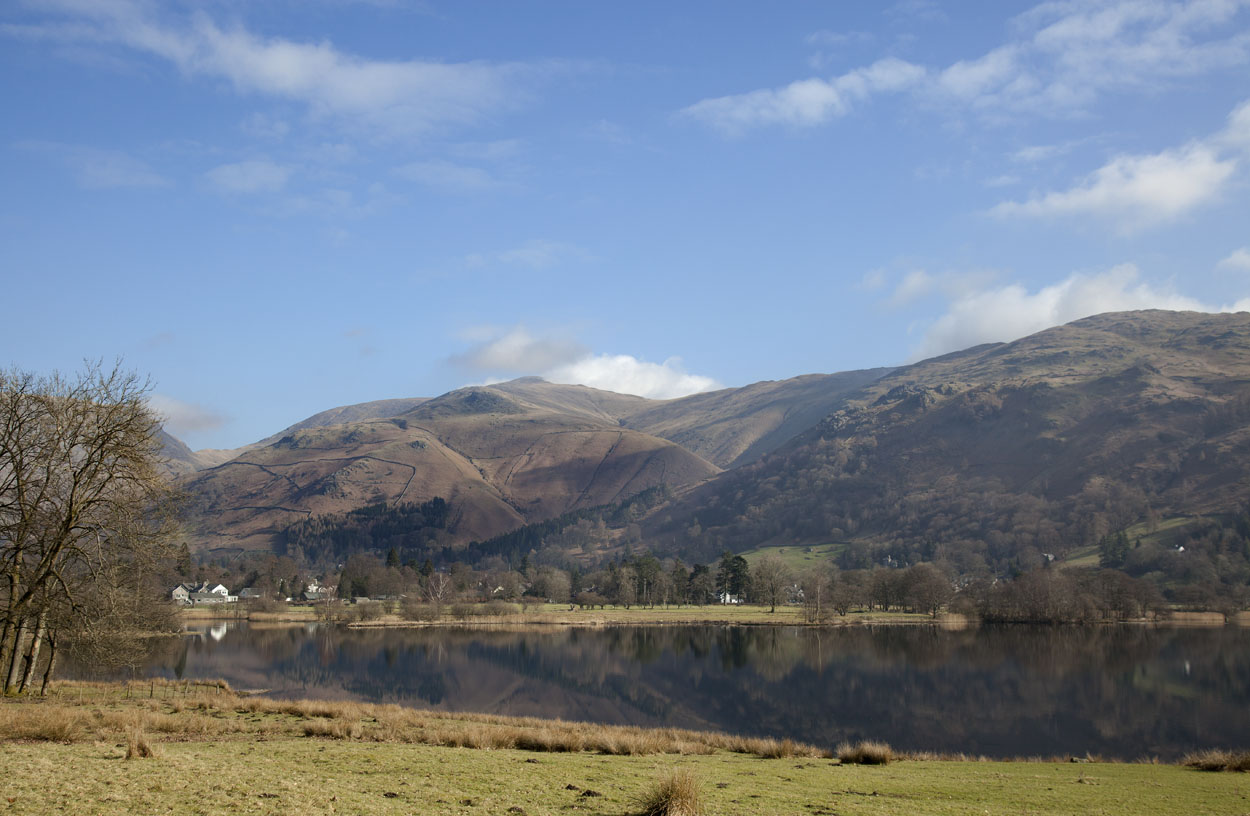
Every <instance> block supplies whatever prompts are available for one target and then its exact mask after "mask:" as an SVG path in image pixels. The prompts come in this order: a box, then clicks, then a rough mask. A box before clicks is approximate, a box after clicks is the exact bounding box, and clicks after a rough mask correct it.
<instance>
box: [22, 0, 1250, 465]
mask: <svg viewBox="0 0 1250 816" xmlns="http://www.w3.org/2000/svg"><path fill="white" fill-rule="evenodd" d="M0 110H3V111H4V113H3V115H0V179H2V183H0V276H2V280H3V292H4V302H5V304H6V306H7V307H8V308H6V309H5V310H4V312H5V319H4V320H3V322H0V350H3V353H2V354H0V365H4V366H8V367H16V368H19V369H22V370H26V371H36V372H41V373H43V372H50V371H53V370H59V371H62V372H72V371H76V370H79V369H81V368H82V366H83V361H84V360H95V359H102V360H104V361H105V362H106V363H109V364H111V363H112V362H113V361H114V360H119V359H120V360H121V361H122V364H123V366H124V367H126V368H128V369H132V370H134V371H136V372H138V373H140V374H141V375H144V376H148V377H150V378H151V382H152V392H151V394H152V396H151V399H152V404H153V407H155V408H156V409H157V410H158V411H159V412H160V413H161V414H162V415H163V416H164V417H165V418H166V426H167V428H168V430H170V431H171V432H172V433H174V434H175V435H176V436H178V437H180V438H182V439H184V440H185V441H187V442H188V444H190V445H191V446H192V447H193V448H197V449H199V448H231V447H237V446H240V445H243V444H246V443H249V442H252V441H256V440H258V439H260V438H263V437H265V436H268V435H269V434H272V433H274V432H276V431H278V430H280V429H282V428H284V427H286V426H288V425H290V424H292V423H294V422H297V421H299V420H301V419H303V418H304V417H307V416H309V415H311V414H314V413H316V412H318V411H321V410H325V409H327V408H331V407H334V406H338V405H346V404H352V403H357V402H365V401H369V400H375V399H384V398H393V397H414V396H436V395H438V394H441V393H444V392H446V391H448V390H451V389H453V388H458V387H461V386H465V385H470V384H481V383H488V382H495V381H499V380H505V379H511V378H513V377H518V376H523V375H538V376H543V377H546V378H547V379H549V380H552V381H555V382H569V383H583V384H586V385H591V386H594V387H598V388H605V389H608V390H615V391H621V392H626V393H635V394H641V395H643V396H651V397H656V398H671V397H675V396H680V395H683V394H688V393H693V392H696V391H701V390H708V389H714V388H721V387H731V386H741V385H746V384H749V383H752V382H757V381H760V380H772V379H783V378H787V377H793V376H797V375H800V374H808V373H815V372H836V371H845V370H851V369H858V368H868V367H875V366H886V365H897V364H901V363H905V362H910V361H915V360H918V359H922V358H924V357H927V356H932V355H935V354H940V353H944V352H947V351H952V350H955V349H958V348H963V347H967V346H970V345H974V344H977V343H982V342H990V341H1006V340H1011V339H1015V338H1017V337H1021V336H1024V335H1026V334H1029V333H1032V332H1034V331H1038V330H1041V329H1044V328H1046V327H1049V326H1053V325H1057V324H1060V323H1065V322H1068V321H1070V320H1075V319H1078V318H1080V317H1084V316H1088V315H1090V314H1096V313H1099V312H1104V311H1113V310H1121V309H1138V308H1167V309H1196V310H1202V311H1222V310H1245V309H1250V0H1195V2H1165V0H1107V1H1106V2H1100V1H1098V0H1089V1H1088V2H1068V1H1067V0H1060V1H1059V2H1044V3H1041V4H1034V3H1016V2H1008V1H1007V0H981V1H980V2H971V1H969V2H949V3H941V2H925V1H924V0H906V1H905V2H899V3H896V4H893V5H891V4H890V3H884V2H867V1H866V2H849V0H848V2H814V1H811V0H793V1H792V2H785V3H768V4H764V3H745V2H732V1H731V0H715V1H714V2H680V3H673V2H670V1H668V0H666V1H665V2H647V0H631V2H629V3H599V2H584V0H577V1H576V2H574V1H573V0H569V2H555V1H554V0H550V1H549V0H534V2H526V3H501V2H474V0H456V2H451V1H450V0H448V1H447V2H441V1H440V0H429V2H403V0H395V2H386V0H373V2H367V1H365V0H357V1H356V2H351V1H350V0H197V1H196V2H181V0H167V1H166V2H149V0H38V1H37V2H33V1H32V2H26V0H13V1H12V2H9V3H6V4H4V6H3V7H2V8H0Z"/></svg>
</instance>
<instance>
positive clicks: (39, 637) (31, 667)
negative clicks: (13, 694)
mask: <svg viewBox="0 0 1250 816" xmlns="http://www.w3.org/2000/svg"><path fill="white" fill-rule="evenodd" d="M47 632H48V610H47V609H42V610H40V612H39V620H38V621H37V622H36V623H35V637H34V639H33V640H32V641H31V643H30V653H29V654H28V655H27V657H26V671H24V672H22V683H21V685H20V686H18V688H17V693H18V694H25V693H26V689H27V687H28V686H30V681H31V678H32V677H34V676H35V665H36V664H37V663H38V662H39V647H40V645H41V644H42V643H43V636H44V635H45V634H47Z"/></svg>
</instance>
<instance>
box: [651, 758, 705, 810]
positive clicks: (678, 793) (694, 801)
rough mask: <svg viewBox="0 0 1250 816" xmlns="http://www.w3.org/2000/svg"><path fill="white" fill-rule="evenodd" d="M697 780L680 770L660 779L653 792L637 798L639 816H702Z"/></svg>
mask: <svg viewBox="0 0 1250 816" xmlns="http://www.w3.org/2000/svg"><path fill="white" fill-rule="evenodd" d="M702 813H703V803H702V801H701V796H700V792H699V780H698V779H697V778H696V777H695V775H694V771H691V770H690V769H688V768H681V769H678V770H675V771H673V772H672V773H670V774H668V775H667V776H665V777H663V778H662V779H660V781H659V783H658V784H657V785H656V787H655V789H654V790H651V791H648V792H646V793H644V794H643V795H642V796H641V797H639V798H638V814H639V816H702Z"/></svg>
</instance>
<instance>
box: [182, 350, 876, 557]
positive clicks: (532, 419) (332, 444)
mask: <svg viewBox="0 0 1250 816" xmlns="http://www.w3.org/2000/svg"><path fill="white" fill-rule="evenodd" d="M884 371H885V370H876V371H865V372H849V373H844V374H834V375H810V376H806V377H797V378H794V379H790V380H783V381H780V382H764V383H756V384H754V385H750V386H746V387H744V388H736V389H725V390H723V391H718V392H714V393H712V394H697V395H694V396H691V397H685V398H682V399H675V400H665V401H661V400H650V399H644V398H642V397H635V396H630V395H626V394H615V393H612V392H608V391H601V390H597V389H594V388H588V387H586V386H581V385H558V384H554V383H548V382H545V381H543V380H541V379H539V378H537V377H525V378H522V379H519V380H513V381H511V382H506V383H499V384H496V385H491V386H481V387H473V388H464V389H459V390H457V391H452V392H450V393H448V394H444V395H442V396H440V397H436V398H433V399H424V398H412V399H394V400H378V401H374V402H367V403H360V404H358V405H349V406H342V407H339V408H334V409H330V410H327V411H323V412H321V413H319V414H316V415H314V416H311V417H309V418H307V419H305V420H302V421H301V422H298V423H296V424H294V425H292V426H290V427H289V428H287V429H285V430H284V431H281V432H279V433H277V434H274V435H273V436H271V437H268V438H267V439H264V440H261V441H260V442H257V443H254V444H252V445H248V446H245V447H244V448H240V449H238V450H237V451H232V452H230V453H232V454H236V455H235V456H234V457H233V458H232V459H231V460H230V461H228V462H221V461H220V460H219V461H217V462H212V463H211V464H210V463H206V462H204V461H202V457H201V455H200V453H191V452H190V451H187V450H186V449H185V446H181V448H178V447H177V445H180V444H181V443H177V440H173V443H175V444H171V445H170V446H169V449H170V450H171V452H174V453H177V454H178V455H179V457H180V458H179V459H178V460H177V462H176V464H175V465H171V466H175V467H177V468H178V470H177V472H178V473H182V474H184V484H185V486H186V489H187V492H188V493H189V494H190V495H191V497H192V498H193V505H194V507H195V513H194V520H193V528H194V532H193V535H192V540H193V543H194V544H196V545H197V546H199V547H201V548H217V547H228V548H233V547H243V548H246V549H267V548H270V547H272V546H275V545H276V544H277V542H278V539H279V538H281V533H282V531H283V530H285V529H286V528H287V527H288V526H289V525H291V524H292V523H294V522H296V521H301V520H307V519H310V518H313V517H316V516H322V515H326V514H343V513H348V512H350V511H353V510H357V509H359V508H362V507H366V506H370V505H375V504H377V503H378V502H385V503H388V504H390V505H395V504H397V503H403V502H412V503H421V502H425V501H429V500H431V499H434V498H442V499H445V500H446V501H447V502H449V504H450V505H451V507H452V515H451V522H450V525H449V527H448V528H447V529H445V530H442V529H440V530H424V531H413V533H414V535H417V536H420V537H422V540H424V539H425V538H427V537H433V538H434V539H436V540H443V541H446V542H447V543H448V544H449V545H456V544H462V543H465V542H468V541H473V540H485V539H488V538H491V537H493V536H496V535H499V534H501V533H505V532H508V531H510V530H513V529H515V528H517V527H521V526H523V525H525V524H530V523H535V522H543V521H545V520H547V519H550V518H552V517H555V516H559V515H561V514H563V513H568V512H570V511H574V510H579V509H584V508H587V507H594V506H598V505H604V504H611V503H614V502H619V501H621V500H623V499H626V498H628V497H630V496H633V495H636V494H638V493H640V492H642V491H644V490H647V489H649V488H652V487H658V486H660V485H665V486H667V487H668V488H672V489H675V488H681V487H685V486H687V485H691V484H694V483H697V482H699V481H702V480H704V479H707V478H710V477H712V476H714V475H715V474H716V473H717V472H719V470H720V468H721V467H723V466H734V465H736V464H738V463H740V462H742V461H747V460H749V459H751V458H754V457H756V456H759V455H761V454H763V453H765V452H768V451H770V450H773V449H775V448H776V447H778V446H779V445H781V444H783V443H784V442H785V441H787V440H788V439H789V438H791V437H792V436H794V435H795V434H797V433H800V432H801V431H803V430H806V429H808V428H810V427H811V426H813V425H814V424H815V423H816V422H818V421H819V420H820V418H821V417H823V416H824V415H825V414H827V413H828V412H829V411H830V410H832V409H834V408H836V407H838V406H840V405H841V404H842V402H841V400H842V398H843V397H844V396H845V395H846V394H848V393H852V392H854V391H855V389H857V388H858V387H860V386H861V385H863V384H864V383H866V382H870V381H871V380H873V379H876V378H877V377H879V376H880V375H881V374H882V373H884ZM171 440H172V437H171ZM213 465H215V466H213ZM205 468H208V469H207V470H205ZM193 471H201V472H199V473H195V474H193Z"/></svg>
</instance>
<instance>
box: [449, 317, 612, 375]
mask: <svg viewBox="0 0 1250 816" xmlns="http://www.w3.org/2000/svg"><path fill="white" fill-rule="evenodd" d="M472 335H474V336H475V337H476V339H477V343H476V344H475V345H474V346H473V348H471V349H469V350H468V351H466V352H464V353H463V354H457V355H455V356H453V357H452V358H451V363H452V364H453V365H456V366H459V367H461V368H466V369H469V370H471V371H476V372H481V373H491V374H537V373H539V372H542V371H547V370H549V369H552V368H556V367H559V366H563V365H568V364H569V363H573V362H576V361H577V360H580V359H583V358H585V357H587V356H589V354H590V351H589V349H587V348H586V347H585V346H583V345H582V344H581V343H579V342H577V341H576V340H574V339H573V338H571V337H567V336H562V335H554V334H548V335H546V336H538V335H535V334H533V333H532V332H531V331H530V330H529V329H527V328H526V327H525V326H513V327H512V328H509V329H504V330H499V329H495V328H491V327H479V328H478V330H476V331H474V332H472Z"/></svg>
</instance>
